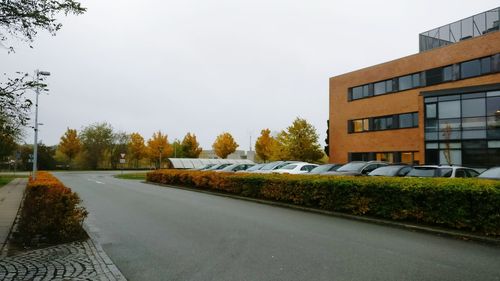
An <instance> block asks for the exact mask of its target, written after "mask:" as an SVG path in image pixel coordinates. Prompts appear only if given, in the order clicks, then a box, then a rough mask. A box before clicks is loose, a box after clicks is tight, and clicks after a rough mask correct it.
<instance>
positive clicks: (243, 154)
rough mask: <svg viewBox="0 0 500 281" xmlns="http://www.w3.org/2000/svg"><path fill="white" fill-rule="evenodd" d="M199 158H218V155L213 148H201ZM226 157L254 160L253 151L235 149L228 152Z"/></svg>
mask: <svg viewBox="0 0 500 281" xmlns="http://www.w3.org/2000/svg"><path fill="white" fill-rule="evenodd" d="M200 158H206V159H219V158H220V157H219V156H217V154H215V152H214V150H203V151H202V152H201V154H200ZM227 159H248V160H251V161H255V152H254V151H248V152H247V151H244V150H236V151H235V152H233V153H231V154H229V155H228V156H227Z"/></svg>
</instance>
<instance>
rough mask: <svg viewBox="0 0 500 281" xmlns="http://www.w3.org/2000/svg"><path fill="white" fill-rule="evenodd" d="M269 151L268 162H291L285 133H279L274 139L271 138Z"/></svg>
mask: <svg viewBox="0 0 500 281" xmlns="http://www.w3.org/2000/svg"><path fill="white" fill-rule="evenodd" d="M270 149H271V155H270V158H269V160H271V161H279V160H291V158H290V153H289V151H288V134H287V133H286V131H281V132H280V133H279V134H278V136H276V138H273V140H272V142H271V148H270Z"/></svg>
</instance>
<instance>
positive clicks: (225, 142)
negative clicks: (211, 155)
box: [212, 133, 239, 159]
mask: <svg viewBox="0 0 500 281" xmlns="http://www.w3.org/2000/svg"><path fill="white" fill-rule="evenodd" d="M238 146H239V145H238V144H237V143H236V142H235V141H234V138H233V136H231V134H230V133H222V134H220V135H218V136H217V138H216V139H215V142H214V144H212V148H213V149H214V151H215V154H217V156H219V157H220V158H222V159H226V158H227V156H228V155H229V154H231V153H233V152H235V151H236V148H237V147H238Z"/></svg>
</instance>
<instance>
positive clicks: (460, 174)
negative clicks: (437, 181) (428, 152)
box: [406, 165, 479, 178]
mask: <svg viewBox="0 0 500 281" xmlns="http://www.w3.org/2000/svg"><path fill="white" fill-rule="evenodd" d="M478 175H479V173H478V172H477V171H476V170H474V169H471V168H466V167H461V166H444V165H443V166H440V165H423V166H415V167H413V169H412V170H411V171H410V172H409V173H408V174H407V175H406V176H407V177H421V178H434V177H440V178H474V177H477V176H478Z"/></svg>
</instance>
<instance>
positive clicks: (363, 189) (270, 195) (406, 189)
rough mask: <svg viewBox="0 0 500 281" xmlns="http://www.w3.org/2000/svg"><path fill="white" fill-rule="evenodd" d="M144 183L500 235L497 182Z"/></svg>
mask: <svg viewBox="0 0 500 281" xmlns="http://www.w3.org/2000/svg"><path fill="white" fill-rule="evenodd" d="M147 181H149V182H153V183H160V184H171V185H180V186H188V187H194V188H200V189H210V190H215V191H221V192H226V193H231V194H237V195H240V196H247V197H253V198H260V199H266V200H273V201H279V202H285V203H291V204H296V205H301V206H306V207H312V208H318V209H323V210H329V211H335V212H342V213H347V214H354V215H367V216H372V217H378V218H384V219H392V220H404V221H413V222H418V223H424V224H429V225H437V226H443V227H449V228H455V229H462V230H468V231H473V232H478V233H482V234H485V235H491V236H499V235H500V182H495V181H489V180H478V179H443V178H441V179H439V178H435V179H425V178H424V179H421V178H385V177H328V176H312V175H277V174H230V173H215V172H201V171H182V170H161V171H154V172H150V173H148V174H147Z"/></svg>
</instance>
